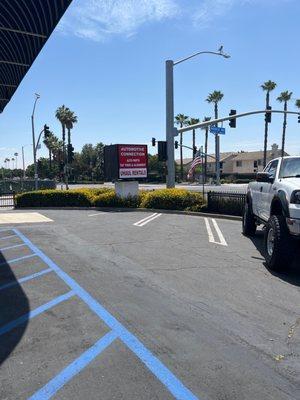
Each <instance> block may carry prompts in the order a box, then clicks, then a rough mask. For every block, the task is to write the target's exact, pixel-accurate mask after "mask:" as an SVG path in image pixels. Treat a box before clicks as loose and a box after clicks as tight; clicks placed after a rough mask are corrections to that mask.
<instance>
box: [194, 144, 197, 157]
mask: <svg viewBox="0 0 300 400" xmlns="http://www.w3.org/2000/svg"><path fill="white" fill-rule="evenodd" d="M196 153H197V146H194V147H193V155H194V156H195V155H196Z"/></svg>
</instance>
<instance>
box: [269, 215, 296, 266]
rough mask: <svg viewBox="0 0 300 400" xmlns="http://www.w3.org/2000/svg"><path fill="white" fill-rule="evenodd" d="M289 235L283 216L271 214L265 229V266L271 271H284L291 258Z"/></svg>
mask: <svg viewBox="0 0 300 400" xmlns="http://www.w3.org/2000/svg"><path fill="white" fill-rule="evenodd" d="M291 240H292V238H291V236H290V233H289V230H288V227H287V225H286V221H285V217H283V216H282V215H272V216H271V218H270V219H269V222H268V224H267V227H266V231H265V252H266V262H267V266H268V267H269V268H270V269H271V270H273V271H284V270H286V269H287V268H288V267H289V265H290V264H291V263H292V260H293V252H292V244H291Z"/></svg>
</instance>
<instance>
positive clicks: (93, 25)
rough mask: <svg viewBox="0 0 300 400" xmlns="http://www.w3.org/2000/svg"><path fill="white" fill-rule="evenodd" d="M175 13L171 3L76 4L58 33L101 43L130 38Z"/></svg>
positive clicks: (109, 0)
mask: <svg viewBox="0 0 300 400" xmlns="http://www.w3.org/2000/svg"><path fill="white" fill-rule="evenodd" d="M178 13H179V7H178V5H177V4H176V2H175V0H77V2H74V3H73V4H72V6H71V8H70V10H69V13H68V14H67V15H66V17H65V19H64V20H63V21H62V23H61V26H60V29H61V31H62V32H64V33H67V34H75V35H76V36H79V37H83V38H87V39H92V40H96V41H103V40H105V39H106V38H107V37H110V36H113V35H122V36H125V37H130V36H132V35H134V34H135V33H136V32H137V30H138V28H139V27H140V26H142V25H143V24H145V23H149V22H160V21H162V20H165V19H168V18H174V17H175V16H176V15H178Z"/></svg>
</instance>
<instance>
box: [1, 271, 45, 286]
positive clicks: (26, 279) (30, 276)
mask: <svg viewBox="0 0 300 400" xmlns="http://www.w3.org/2000/svg"><path fill="white" fill-rule="evenodd" d="M49 272H53V270H52V269H51V268H47V269H44V270H42V271H40V272H36V273H35V274H32V275H29V276H25V277H24V278H21V279H17V280H14V281H13V282H9V283H6V284H5V285H2V286H0V291H1V290H4V289H8V288H10V287H13V286H16V285H19V284H20V283H23V282H27V281H31V280H32V279H35V278H38V277H39V276H42V275H45V274H49Z"/></svg>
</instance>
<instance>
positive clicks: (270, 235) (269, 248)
mask: <svg viewBox="0 0 300 400" xmlns="http://www.w3.org/2000/svg"><path fill="white" fill-rule="evenodd" d="M274 239H275V238H274V230H273V228H270V229H269V232H268V236H267V251H268V254H269V256H270V257H271V256H272V255H273V252H274Z"/></svg>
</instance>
